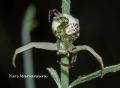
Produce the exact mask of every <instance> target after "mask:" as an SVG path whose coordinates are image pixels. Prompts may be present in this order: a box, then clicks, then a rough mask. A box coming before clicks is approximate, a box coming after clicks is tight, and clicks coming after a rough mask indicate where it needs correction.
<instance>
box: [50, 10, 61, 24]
mask: <svg viewBox="0 0 120 88" xmlns="http://www.w3.org/2000/svg"><path fill="white" fill-rule="evenodd" d="M52 15H55V16H56V17H58V16H61V15H62V14H61V13H60V12H59V11H58V10H57V9H53V10H50V11H49V14H48V21H49V22H51V20H50V18H51V16H52Z"/></svg>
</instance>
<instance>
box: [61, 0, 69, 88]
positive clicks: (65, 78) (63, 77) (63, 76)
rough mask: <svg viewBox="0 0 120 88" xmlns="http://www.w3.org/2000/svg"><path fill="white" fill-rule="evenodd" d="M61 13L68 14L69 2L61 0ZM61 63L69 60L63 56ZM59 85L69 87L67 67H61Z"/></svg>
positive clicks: (64, 87)
mask: <svg viewBox="0 0 120 88" xmlns="http://www.w3.org/2000/svg"><path fill="white" fill-rule="evenodd" d="M61 8H62V13H66V14H70V0H62V7H61ZM61 62H62V63H64V64H69V58H68V57H67V56H64V57H62V58H61ZM61 85H62V88H68V86H69V67H67V66H63V65H61Z"/></svg>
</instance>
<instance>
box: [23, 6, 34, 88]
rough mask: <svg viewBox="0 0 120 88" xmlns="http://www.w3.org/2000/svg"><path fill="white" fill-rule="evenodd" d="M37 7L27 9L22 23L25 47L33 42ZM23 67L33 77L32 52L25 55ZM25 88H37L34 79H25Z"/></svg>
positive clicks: (25, 72) (26, 73) (29, 51)
mask: <svg viewBox="0 0 120 88" xmlns="http://www.w3.org/2000/svg"><path fill="white" fill-rule="evenodd" d="M35 11H36V10H35V7H34V5H30V6H29V7H28V8H27V11H26V13H25V16H24V19H23V22H22V31H21V40H22V44H23V45H25V44H27V43H29V42H31V37H30V33H31V30H32V27H31V26H32V24H33V21H34V17H35V13H36V12H35ZM23 65H24V66H23V67H24V74H25V75H33V74H34V71H33V59H32V51H31V50H28V51H26V52H24V53H23ZM25 88H35V80H34V78H31V79H30V78H25Z"/></svg>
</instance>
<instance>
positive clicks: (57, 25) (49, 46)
mask: <svg viewBox="0 0 120 88" xmlns="http://www.w3.org/2000/svg"><path fill="white" fill-rule="evenodd" d="M52 14H53V15H54V17H53V21H52V32H53V34H54V35H55V37H56V38H57V42H56V43H47V42H31V43H29V44H27V45H25V46H22V47H20V48H17V49H16V51H15V54H14V56H13V60H12V64H13V66H14V67H16V65H15V58H16V55H17V54H18V53H21V52H23V51H26V50H28V49H31V48H39V49H45V50H51V51H57V54H58V55H61V56H63V55H65V56H67V57H69V56H70V55H71V56H72V59H71V63H70V64H64V63H62V62H59V61H58V63H59V64H62V65H64V66H69V67H71V66H73V63H75V62H76V58H77V53H78V51H81V50H87V51H89V52H90V53H91V54H92V55H93V56H94V57H95V58H96V60H97V61H98V62H99V63H100V66H101V78H102V77H103V70H104V64H103V61H102V58H101V56H100V55H99V54H97V53H96V52H95V51H94V50H93V49H92V48H91V47H90V46H88V45H80V46H74V45H73V42H74V41H75V40H76V39H77V38H78V37H79V35H80V34H79V30H80V27H79V20H78V19H76V18H74V17H73V16H71V15H69V14H61V13H60V12H58V11H57V10H56V9H54V10H50V11H49V22H50V18H51V15H52Z"/></svg>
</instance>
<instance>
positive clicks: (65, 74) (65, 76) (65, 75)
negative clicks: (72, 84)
mask: <svg viewBox="0 0 120 88" xmlns="http://www.w3.org/2000/svg"><path fill="white" fill-rule="evenodd" d="M61 62H62V63H65V64H69V59H68V57H62V58H61ZM61 86H62V88H68V86H69V68H68V67H67V66H63V65H61Z"/></svg>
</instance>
